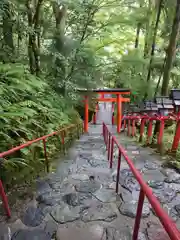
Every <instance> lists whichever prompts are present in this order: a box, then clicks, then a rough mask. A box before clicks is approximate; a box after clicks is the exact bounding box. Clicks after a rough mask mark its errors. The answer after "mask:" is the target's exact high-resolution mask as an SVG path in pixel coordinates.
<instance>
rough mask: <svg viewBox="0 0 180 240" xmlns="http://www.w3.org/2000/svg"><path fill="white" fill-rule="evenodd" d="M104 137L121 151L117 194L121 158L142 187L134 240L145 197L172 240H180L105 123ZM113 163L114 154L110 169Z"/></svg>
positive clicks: (174, 228)
mask: <svg viewBox="0 0 180 240" xmlns="http://www.w3.org/2000/svg"><path fill="white" fill-rule="evenodd" d="M103 136H104V139H106V140H107V137H108V136H109V137H111V143H112V142H113V145H112V147H113V146H114V143H115V144H116V145H117V147H118V149H119V156H118V167H117V179H116V193H118V182H119V175H120V164H121V156H123V157H124V159H125V160H126V162H127V163H128V165H129V167H130V169H131V171H132V173H133V174H134V176H135V178H136V180H137V181H138V182H139V184H140V186H141V191H140V195H139V201H138V208H137V213H136V219H135V225H134V232H133V238H132V239H133V240H137V239H138V232H139V226H140V220H141V214H142V208H143V203H144V197H145V196H146V197H147V199H148V200H149V202H150V204H151V206H152V208H153V209H154V211H155V213H156V215H157V217H158V218H159V220H160V222H161V223H162V225H163V226H164V229H165V230H166V232H167V234H168V235H169V237H170V239H172V240H180V232H179V231H178V229H177V227H176V225H175V224H174V222H173V221H172V220H171V218H170V217H169V216H168V214H167V213H166V212H165V211H164V210H163V209H162V207H161V205H160V202H159V201H158V199H157V198H156V197H155V196H154V194H153V192H152V189H151V188H150V187H149V186H148V185H147V184H146V183H145V181H144V180H143V178H142V176H141V174H140V172H139V171H138V170H137V169H136V168H135V166H134V164H133V162H132V160H131V159H130V158H129V157H128V155H127V154H126V152H125V150H124V149H123V147H122V146H121V145H120V144H119V143H118V141H117V139H116V137H115V136H113V135H112V133H111V132H110V131H109V129H108V127H107V125H106V124H105V123H103ZM107 142H110V141H105V143H106V145H107ZM110 149H111V153H112V148H111V147H108V151H110ZM108 155H109V154H108ZM112 162H113V154H112V158H110V167H112Z"/></svg>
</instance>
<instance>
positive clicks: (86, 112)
mask: <svg viewBox="0 0 180 240" xmlns="http://www.w3.org/2000/svg"><path fill="white" fill-rule="evenodd" d="M88 121H89V106H88V96H85V114H84V132H88Z"/></svg>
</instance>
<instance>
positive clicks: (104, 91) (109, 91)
mask: <svg viewBox="0 0 180 240" xmlns="http://www.w3.org/2000/svg"><path fill="white" fill-rule="evenodd" d="M78 91H79V92H82V93H84V99H85V100H84V103H85V117H84V132H88V122H89V101H88V98H89V97H88V96H89V95H90V94H92V93H97V94H101V97H100V98H93V99H92V100H93V101H96V102H112V103H113V102H117V132H118V133H120V131H121V119H122V102H129V101H130V99H129V98H123V97H122V96H121V95H129V94H130V90H129V89H124V88H118V89H90V90H89V89H78ZM104 94H114V95H116V98H104Z"/></svg>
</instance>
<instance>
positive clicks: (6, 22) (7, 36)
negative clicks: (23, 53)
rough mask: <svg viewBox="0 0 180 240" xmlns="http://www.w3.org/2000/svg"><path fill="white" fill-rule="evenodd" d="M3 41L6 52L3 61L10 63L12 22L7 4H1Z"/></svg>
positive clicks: (12, 52) (12, 44)
mask: <svg viewBox="0 0 180 240" xmlns="http://www.w3.org/2000/svg"><path fill="white" fill-rule="evenodd" d="M3 39H4V44H5V50H6V53H7V55H6V59H4V61H5V62H6V61H11V62H12V57H13V54H14V42H13V20H12V15H11V9H10V4H9V2H8V1H7V2H5V3H3Z"/></svg>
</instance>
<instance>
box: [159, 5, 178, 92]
mask: <svg viewBox="0 0 180 240" xmlns="http://www.w3.org/2000/svg"><path fill="white" fill-rule="evenodd" d="M179 31H180V0H177V3H176V11H175V15H174V21H173V25H172V31H171V36H170V40H169V45H168V48H167V57H166V64H165V67H164V74H163V82H162V88H161V94H162V95H168V85H169V81H170V72H171V68H172V64H173V61H174V59H175V55H176V45H177V40H178V36H179Z"/></svg>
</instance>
